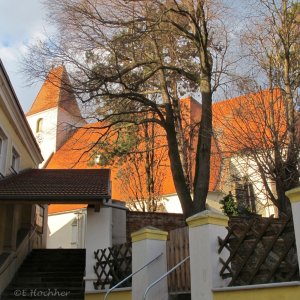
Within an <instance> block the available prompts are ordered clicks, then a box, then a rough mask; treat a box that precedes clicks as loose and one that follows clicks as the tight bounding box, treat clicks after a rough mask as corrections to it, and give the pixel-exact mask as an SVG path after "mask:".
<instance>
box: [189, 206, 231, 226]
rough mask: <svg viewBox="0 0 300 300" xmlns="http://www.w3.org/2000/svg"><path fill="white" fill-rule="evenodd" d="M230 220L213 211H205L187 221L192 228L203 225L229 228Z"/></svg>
mask: <svg viewBox="0 0 300 300" xmlns="http://www.w3.org/2000/svg"><path fill="white" fill-rule="evenodd" d="M228 220H229V218H228V217H227V216H225V215H223V214H220V213H216V212H212V211H211V210H204V211H201V212H200V213H197V214H195V215H193V216H191V217H189V218H187V219H186V222H187V223H188V225H189V227H190V228H193V227H198V226H203V225H208V224H211V225H218V226H223V227H226V226H228Z"/></svg>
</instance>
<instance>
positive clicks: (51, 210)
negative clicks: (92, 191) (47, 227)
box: [48, 204, 87, 215]
mask: <svg viewBox="0 0 300 300" xmlns="http://www.w3.org/2000/svg"><path fill="white" fill-rule="evenodd" d="M86 207H87V204H51V205H49V207H48V214H49V215H51V214H55V213H60V212H66V211H72V210H77V209H82V208H86Z"/></svg>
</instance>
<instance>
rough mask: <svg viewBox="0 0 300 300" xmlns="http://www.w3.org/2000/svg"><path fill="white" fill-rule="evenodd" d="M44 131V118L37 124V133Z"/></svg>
mask: <svg viewBox="0 0 300 300" xmlns="http://www.w3.org/2000/svg"><path fill="white" fill-rule="evenodd" d="M42 129H43V118H39V119H38V120H37V122H36V132H41V131H42Z"/></svg>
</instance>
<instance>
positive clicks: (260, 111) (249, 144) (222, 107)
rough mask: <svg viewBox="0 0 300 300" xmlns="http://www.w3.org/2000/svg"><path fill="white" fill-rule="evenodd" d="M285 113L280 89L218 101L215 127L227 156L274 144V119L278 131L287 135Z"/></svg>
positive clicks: (214, 119)
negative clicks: (272, 127) (272, 128)
mask: <svg viewBox="0 0 300 300" xmlns="http://www.w3.org/2000/svg"><path fill="white" fill-rule="evenodd" d="M271 103H272V104H271ZM283 116H284V105H283V101H282V98H281V96H280V91H279V90H277V89H276V90H274V91H273V93H271V92H270V91H269V90H264V91H262V92H259V93H253V94H248V95H244V96H240V97H236V98H232V99H229V100H225V101H221V102H218V103H215V104H214V105H213V128H214V133H215V136H216V139H217V140H218V146H219V147H220V148H221V151H222V153H223V155H227V156H228V155H232V154H233V153H237V152H239V151H242V150H247V149H250V148H254V149H259V148H261V147H266V146H270V147H272V139H273V137H272V131H271V127H270V124H271V123H270V122H271V119H272V118H273V120H274V123H275V124H276V125H275V126H276V130H277V131H278V132H279V134H284V132H285V129H286V124H285V118H283Z"/></svg>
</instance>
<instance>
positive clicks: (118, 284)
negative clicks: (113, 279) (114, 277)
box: [103, 253, 163, 300]
mask: <svg viewBox="0 0 300 300" xmlns="http://www.w3.org/2000/svg"><path fill="white" fill-rule="evenodd" d="M162 255H163V253H160V254H159V255H158V256H156V257H155V258H153V259H151V260H150V261H149V262H148V263H147V264H145V265H144V266H142V267H141V268H139V269H138V270H136V271H135V272H133V273H131V274H130V275H128V276H127V277H126V278H124V279H123V280H121V281H120V282H119V283H117V284H116V285H114V286H113V287H111V288H110V289H109V290H108V291H107V293H106V294H105V296H104V299H103V300H106V298H107V296H108V294H109V293H110V292H111V291H113V290H114V289H116V288H117V287H118V286H120V285H121V284H122V283H123V282H125V281H127V280H128V279H130V278H131V277H132V276H133V275H135V274H136V273H138V272H140V271H141V270H143V269H144V268H146V267H147V266H148V265H150V264H151V263H153V262H154V261H155V260H157V259H158V258H160V257H161V256H162Z"/></svg>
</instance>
